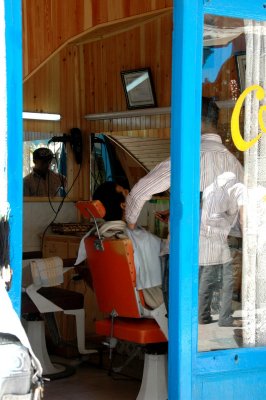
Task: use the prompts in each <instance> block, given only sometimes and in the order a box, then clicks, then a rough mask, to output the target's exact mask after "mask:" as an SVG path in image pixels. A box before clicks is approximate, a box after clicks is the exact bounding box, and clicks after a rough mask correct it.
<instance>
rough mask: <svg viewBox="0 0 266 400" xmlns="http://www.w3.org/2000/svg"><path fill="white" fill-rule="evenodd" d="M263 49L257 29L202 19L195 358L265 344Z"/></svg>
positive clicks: (258, 25) (265, 39)
mask: <svg viewBox="0 0 266 400" xmlns="http://www.w3.org/2000/svg"><path fill="white" fill-rule="evenodd" d="M265 44H266V35H265V23H264V22H256V21H252V20H241V19H231V18H225V17H218V16H210V15H207V16H205V27H204V53H205V56H204V65H203V82H202V91H203V101H202V126H201V130H202V137H201V157H200V158H201V177H200V179H201V180H200V186H201V221H200V238H199V308H198V320H199V321H198V322H199V329H198V350H199V351H210V350H218V349H228V348H237V347H242V346H245V347H251V346H265V345H266V308H265V304H266V301H265V300H266V272H265V271H266V268H265V266H266V217H265V215H266V201H265V199H266V169H265V159H266V136H265V135H262V136H261V135H260V133H261V131H263V129H264V124H265V121H263V119H264V116H263V118H262V114H260V113H261V111H262V110H263V107H264V104H265V93H264V90H263V89H262V92H263V93H264V96H263V98H262V99H261V98H260V99H259V97H260V96H255V92H256V91H257V90H258V86H255V88H254V85H255V84H257V85H258V82H259V83H260V86H261V87H262V88H263V87H265V79H266V77H265V66H266V54H265V51H264V48H265ZM239 55H241V57H242V59H243V60H244V63H242V66H241V70H240V67H239V65H240V64H239V62H238V57H239ZM243 77H244V79H243ZM246 88H251V89H249V91H246V90H245V89H246ZM243 91H245V93H244V94H245V95H246V102H245V104H242V102H241V103H240V101H241V99H242V97H243V96H242V97H240V95H241V93H243ZM217 106H218V108H217ZM216 115H217V118H214V117H215V116H216ZM232 115H233V116H234V118H232V119H231V117H232ZM259 115H260V116H261V118H258V117H259ZM231 121H232V123H231ZM258 121H259V123H258ZM235 138H237V139H238V140H235ZM233 139H234V140H233ZM252 139H254V142H251V141H252ZM239 142H241V143H244V144H249V143H253V145H252V146H246V149H247V150H245V151H243V148H242V149H241V147H240V146H239V145H238V143H239ZM242 260H243V261H242Z"/></svg>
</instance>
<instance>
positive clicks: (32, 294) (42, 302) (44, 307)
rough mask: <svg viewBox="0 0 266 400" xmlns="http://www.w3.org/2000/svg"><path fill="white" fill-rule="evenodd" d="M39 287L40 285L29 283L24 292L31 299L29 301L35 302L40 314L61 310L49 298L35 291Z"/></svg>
mask: <svg viewBox="0 0 266 400" xmlns="http://www.w3.org/2000/svg"><path fill="white" fill-rule="evenodd" d="M40 288H41V286H35V285H33V284H32V285H30V286H28V287H27V288H26V293H27V295H28V296H29V298H30V299H31V301H32V302H33V303H34V304H35V306H36V307H37V308H38V310H39V312H40V313H41V314H44V313H49V312H57V311H63V309H62V308H60V307H58V306H57V305H55V304H54V303H52V302H51V301H50V300H48V299H46V297H44V296H42V295H41V294H39V293H38V292H37V291H38V290H39V289H40Z"/></svg>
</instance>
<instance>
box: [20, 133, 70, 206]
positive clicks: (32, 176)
mask: <svg viewBox="0 0 266 400" xmlns="http://www.w3.org/2000/svg"><path fill="white" fill-rule="evenodd" d="M23 160H24V161H23V192H24V196H30V197H33V196H34V197H35V196H36V197H48V198H51V197H64V196H65V194H66V191H67V187H66V185H67V181H66V174H67V157H66V149H65V145H64V144H63V143H53V145H52V146H51V145H49V138H46V139H36V140H27V141H24V157H23Z"/></svg>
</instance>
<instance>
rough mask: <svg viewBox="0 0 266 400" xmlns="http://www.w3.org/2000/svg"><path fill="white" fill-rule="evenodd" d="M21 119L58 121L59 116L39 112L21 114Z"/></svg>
mask: <svg viewBox="0 0 266 400" xmlns="http://www.w3.org/2000/svg"><path fill="white" fill-rule="evenodd" d="M22 117H23V119H37V120H41V121H60V119H61V115H60V114H48V113H39V112H23V113H22Z"/></svg>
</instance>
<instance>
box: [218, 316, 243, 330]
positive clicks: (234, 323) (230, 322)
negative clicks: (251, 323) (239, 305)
mask: <svg viewBox="0 0 266 400" xmlns="http://www.w3.org/2000/svg"><path fill="white" fill-rule="evenodd" d="M218 325H219V326H220V327H229V326H232V327H234V328H240V327H242V321H241V320H239V319H234V318H229V319H228V320H226V321H223V322H218Z"/></svg>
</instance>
